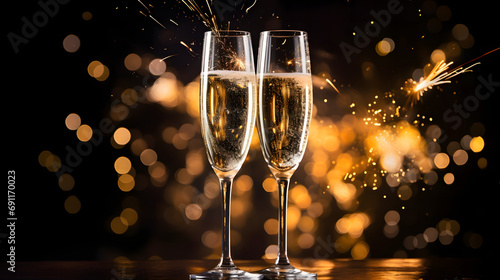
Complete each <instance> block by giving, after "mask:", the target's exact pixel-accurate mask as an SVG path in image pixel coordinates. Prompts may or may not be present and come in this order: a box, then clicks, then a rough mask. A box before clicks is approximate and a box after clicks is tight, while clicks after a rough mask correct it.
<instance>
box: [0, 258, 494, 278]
mask: <svg viewBox="0 0 500 280" xmlns="http://www.w3.org/2000/svg"><path fill="white" fill-rule="evenodd" d="M217 262H218V261H217V260H159V261H116V262H102V261H47V262H17V263H16V267H15V270H16V272H10V271H8V270H7V266H6V265H5V263H4V264H2V270H1V271H0V279H54V280H56V279H57V280H58V279H65V280H70V279H75V280H80V279H86V280H87V279H106V280H110V279H111V280H139V279H188V278H189V274H191V273H199V272H202V271H205V270H207V269H210V268H212V267H214V266H215V265H216V264H217ZM291 262H292V264H293V265H294V266H295V267H297V268H299V269H301V270H304V271H308V272H314V273H317V274H318V279H335V280H344V279H349V280H358V279H360V280H361V279H363V280H379V279H380V280H382V279H383V280H403V279H405V280H406V279H415V280H418V279H423V280H427V279H450V280H452V279H457V280H458V279H462V280H472V279H495V278H491V277H489V276H487V275H486V274H485V272H484V271H482V269H481V263H480V262H479V261H478V260H474V259H443V258H435V259H434V258H433V259H367V260H362V261H356V260H352V259H334V260H313V259H292V260H291ZM235 264H236V265H237V266H238V267H240V268H241V269H244V270H246V271H257V270H260V269H263V268H265V267H267V266H268V263H266V262H265V261H263V260H256V261H235Z"/></svg>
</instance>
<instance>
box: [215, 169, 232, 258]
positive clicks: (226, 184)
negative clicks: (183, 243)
mask: <svg viewBox="0 0 500 280" xmlns="http://www.w3.org/2000/svg"><path fill="white" fill-rule="evenodd" d="M219 181H220V188H221V194H222V255H221V259H220V262H219V266H220V267H233V266H234V263H233V260H232V259H231V227H230V224H231V223H230V221H231V187H232V184H233V178H228V177H223V178H221V179H220V180H219Z"/></svg>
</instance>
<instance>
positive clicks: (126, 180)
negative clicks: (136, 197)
mask: <svg viewBox="0 0 500 280" xmlns="http://www.w3.org/2000/svg"><path fill="white" fill-rule="evenodd" d="M134 186H135V180H134V177H133V176H132V175H130V174H123V175H120V177H118V187H119V188H120V190H122V191H124V192H129V191H131V190H132V189H133V188H134Z"/></svg>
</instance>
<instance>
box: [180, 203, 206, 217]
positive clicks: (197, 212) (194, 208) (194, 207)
mask: <svg viewBox="0 0 500 280" xmlns="http://www.w3.org/2000/svg"><path fill="white" fill-rule="evenodd" d="M202 213H203V210H202V209H201V207H200V206H199V205H198V204H194V203H191V204H189V205H187V206H186V209H184V214H185V215H186V217H187V218H188V219H190V220H192V221H195V220H198V219H199V218H200V217H201V214H202Z"/></svg>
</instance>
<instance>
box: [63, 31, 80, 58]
mask: <svg viewBox="0 0 500 280" xmlns="http://www.w3.org/2000/svg"><path fill="white" fill-rule="evenodd" d="M63 48H64V50H65V51H67V52H69V53H74V52H76V51H77V50H78V49H79V48H80V38H78V36H76V35H74V34H70V35H68V36H66V37H65V38H64V40H63Z"/></svg>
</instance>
